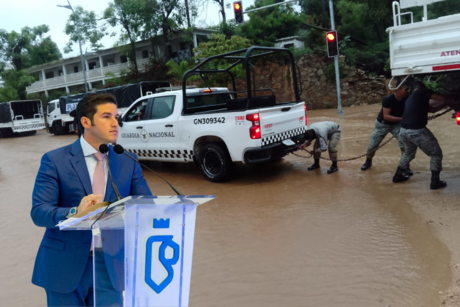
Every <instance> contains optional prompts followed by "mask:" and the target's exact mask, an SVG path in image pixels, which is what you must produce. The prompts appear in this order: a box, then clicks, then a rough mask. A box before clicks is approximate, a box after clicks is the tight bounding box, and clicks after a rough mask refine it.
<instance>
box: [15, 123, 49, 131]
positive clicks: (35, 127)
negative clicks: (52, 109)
mask: <svg viewBox="0 0 460 307" xmlns="http://www.w3.org/2000/svg"><path fill="white" fill-rule="evenodd" d="M12 129H13V131H14V132H27V131H33V130H41V129H45V123H40V124H32V125H24V126H13V128H12Z"/></svg>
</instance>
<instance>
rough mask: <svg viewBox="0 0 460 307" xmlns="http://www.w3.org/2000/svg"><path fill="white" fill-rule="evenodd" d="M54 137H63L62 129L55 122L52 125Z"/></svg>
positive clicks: (60, 125) (59, 124)
mask: <svg viewBox="0 0 460 307" xmlns="http://www.w3.org/2000/svg"><path fill="white" fill-rule="evenodd" d="M53 131H54V135H63V134H64V127H62V124H61V123H60V122H57V123H55V124H54V125H53Z"/></svg>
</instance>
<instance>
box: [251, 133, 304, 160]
mask: <svg viewBox="0 0 460 307" xmlns="http://www.w3.org/2000/svg"><path fill="white" fill-rule="evenodd" d="M304 142H305V138H304V134H303V133H302V134H299V135H295V136H293V137H291V138H285V139H283V140H281V141H278V142H276V143H272V144H270V145H267V146H264V147H261V148H253V149H249V150H247V151H246V152H245V153H244V160H245V161H246V163H248V164H255V163H262V162H269V161H275V160H278V159H281V158H282V157H284V156H285V155H287V154H288V153H291V152H293V151H296V150H298V149H299V147H300V145H302V144H303V143H304Z"/></svg>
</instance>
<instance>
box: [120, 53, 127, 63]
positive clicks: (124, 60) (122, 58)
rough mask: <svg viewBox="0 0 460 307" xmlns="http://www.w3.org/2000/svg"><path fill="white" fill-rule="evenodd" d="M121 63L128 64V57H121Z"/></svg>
mask: <svg viewBox="0 0 460 307" xmlns="http://www.w3.org/2000/svg"><path fill="white" fill-rule="evenodd" d="M120 62H121V63H126V62H128V58H127V57H126V55H122V56H120Z"/></svg>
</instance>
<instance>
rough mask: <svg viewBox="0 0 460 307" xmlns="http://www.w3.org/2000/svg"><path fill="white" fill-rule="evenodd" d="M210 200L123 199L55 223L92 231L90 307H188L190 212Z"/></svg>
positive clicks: (192, 226)
mask: <svg viewBox="0 0 460 307" xmlns="http://www.w3.org/2000/svg"><path fill="white" fill-rule="evenodd" d="M212 199H214V196H211V195H200V196H199V195H192V196H182V195H180V196H129V197H126V198H124V199H122V200H119V201H117V202H115V203H112V204H110V205H109V206H108V207H102V208H97V209H96V210H94V211H92V212H89V213H87V214H86V215H84V216H82V217H72V218H69V219H67V220H65V221H63V222H61V223H59V224H58V225H57V226H59V229H60V230H65V231H79V230H80V231H84V230H86V231H87V230H91V231H92V234H93V240H92V246H91V248H92V254H93V257H92V258H93V281H94V306H132V307H134V306H145V307H147V306H149V307H150V306H152V307H160V306H161V307H166V306H171V307H172V306H188V303H189V294H190V279H191V273H192V256H193V240H194V234H195V217H196V209H197V206H198V205H201V204H203V203H206V202H208V201H210V200H212Z"/></svg>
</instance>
